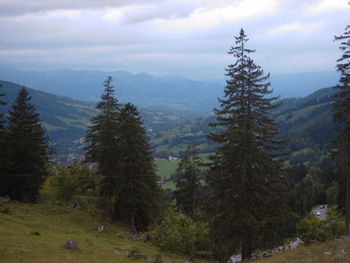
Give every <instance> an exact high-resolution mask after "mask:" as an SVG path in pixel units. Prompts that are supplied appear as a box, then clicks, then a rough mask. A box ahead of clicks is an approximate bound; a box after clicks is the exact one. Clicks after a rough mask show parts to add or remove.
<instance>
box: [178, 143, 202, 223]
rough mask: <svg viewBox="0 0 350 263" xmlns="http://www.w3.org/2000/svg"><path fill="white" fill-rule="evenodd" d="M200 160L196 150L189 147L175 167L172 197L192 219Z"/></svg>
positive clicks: (197, 188) (195, 205)
mask: <svg viewBox="0 0 350 263" xmlns="http://www.w3.org/2000/svg"><path fill="white" fill-rule="evenodd" d="M201 165H202V159H201V158H200V157H199V156H198V149H197V148H196V147H195V146H189V147H188V148H187V150H186V152H185V155H184V157H183V158H181V160H180V162H179V165H178V167H177V171H176V172H177V179H176V180H175V187H176V189H175V191H174V197H175V199H176V201H177V204H178V205H179V206H180V207H181V208H182V209H183V210H184V212H185V214H186V215H188V216H190V217H192V218H193V217H194V216H195V211H196V208H197V201H198V196H199V188H200V186H201V185H200V178H199V175H200V171H201Z"/></svg>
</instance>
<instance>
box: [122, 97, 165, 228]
mask: <svg viewBox="0 0 350 263" xmlns="http://www.w3.org/2000/svg"><path fill="white" fill-rule="evenodd" d="M118 130H119V136H118V139H119V141H118V143H119V146H120V156H121V157H120V159H119V161H120V163H121V167H122V168H121V171H122V175H121V178H120V183H119V185H118V191H117V195H116V196H117V197H116V200H117V201H116V211H117V214H118V215H119V217H120V218H122V219H124V220H126V222H127V223H129V224H130V226H131V228H132V230H133V231H139V230H145V229H146V227H147V226H148V225H149V224H150V222H151V220H152V219H153V218H154V217H155V215H156V213H157V211H158V203H159V196H160V188H159V186H158V185H157V177H156V174H155V164H154V161H153V157H152V156H151V150H150V148H151V146H150V143H149V138H148V137H147V135H146V131H145V128H144V126H143V123H142V120H141V117H140V115H139V113H138V111H137V108H136V107H135V106H134V105H132V104H131V103H127V104H125V105H124V106H123V107H122V108H121V111H120V116H119V127H118Z"/></svg>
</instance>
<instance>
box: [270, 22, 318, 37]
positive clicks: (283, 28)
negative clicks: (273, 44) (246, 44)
mask: <svg viewBox="0 0 350 263" xmlns="http://www.w3.org/2000/svg"><path fill="white" fill-rule="evenodd" d="M322 24H323V23H322V22H316V23H300V22H293V23H289V24H284V25H280V26H277V27H274V28H272V29H270V30H268V32H267V33H268V35H283V34H287V33H290V32H295V31H297V32H299V33H300V32H302V33H309V32H312V31H316V30H319V29H320V28H321V26H322Z"/></svg>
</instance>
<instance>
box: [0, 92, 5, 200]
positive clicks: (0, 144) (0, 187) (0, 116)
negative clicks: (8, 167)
mask: <svg viewBox="0 0 350 263" xmlns="http://www.w3.org/2000/svg"><path fill="white" fill-rule="evenodd" d="M1 87H2V86H1V85H0V88H1ZM3 96H5V94H2V93H0V106H4V105H5V104H6V103H5V102H4V101H2V100H1V97H3ZM4 123H5V120H4V113H1V112H0V149H1V150H0V195H1V193H2V192H4V191H5V189H4V187H5V185H6V181H5V180H6V177H4V174H3V171H2V167H3V165H4V157H5V156H6V150H5V145H4V142H5V140H4V139H5V138H4V137H5V132H6V130H5V126H4Z"/></svg>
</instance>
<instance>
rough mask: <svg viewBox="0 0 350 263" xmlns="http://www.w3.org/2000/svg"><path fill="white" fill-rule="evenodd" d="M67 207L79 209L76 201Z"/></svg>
mask: <svg viewBox="0 0 350 263" xmlns="http://www.w3.org/2000/svg"><path fill="white" fill-rule="evenodd" d="M69 207H70V208H78V209H80V208H81V206H80V204H79V202H78V201H76V200H74V201H72V203H71V204H70V205H69Z"/></svg>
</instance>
